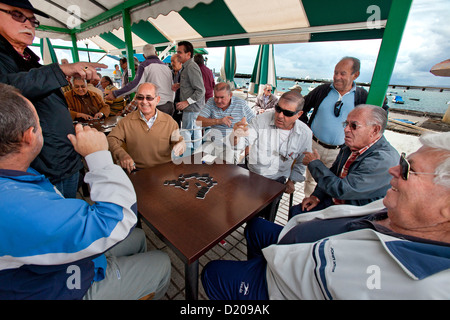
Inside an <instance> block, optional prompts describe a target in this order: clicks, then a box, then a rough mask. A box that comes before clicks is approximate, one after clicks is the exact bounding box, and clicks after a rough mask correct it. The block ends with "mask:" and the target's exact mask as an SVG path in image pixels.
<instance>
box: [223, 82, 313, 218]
mask: <svg viewBox="0 0 450 320" xmlns="http://www.w3.org/2000/svg"><path fill="white" fill-rule="evenodd" d="M304 101H305V100H304V98H303V96H302V95H301V94H300V93H299V92H298V91H296V90H293V91H288V92H285V93H283V95H282V96H281V97H280V99H279V101H278V104H277V105H276V106H275V108H274V110H273V111H267V112H264V113H262V114H260V115H258V116H257V117H254V118H253V119H252V121H250V124H248V125H247V124H246V119H245V118H244V119H243V120H241V121H239V122H238V123H236V124H235V125H234V126H233V133H232V135H231V136H230V142H231V144H232V145H234V146H236V145H237V148H238V149H241V150H242V149H243V148H244V147H247V146H248V147H249V155H248V160H247V167H248V169H249V170H250V171H252V172H254V173H257V174H260V175H262V176H264V177H266V178H269V179H272V180H276V181H278V182H281V183H284V184H286V190H285V192H286V193H289V194H290V193H292V192H294V191H295V186H294V183H295V182H303V181H304V180H305V177H304V173H305V165H304V164H302V159H303V157H304V154H303V153H304V152H306V151H309V152H310V151H311V141H312V133H311V130H310V129H309V128H308V126H307V125H306V124H304V123H303V122H301V121H297V119H298V118H299V117H300V116H301V115H302V113H303V111H302V108H303V104H304ZM241 137H245V139H242V140H241V139H240V138H241ZM281 197H282V195H281V196H280V197H278V198H277V199H275V200H274V201H273V202H272V204H271V205H269V206H267V207H266V208H265V209H263V210H262V211H261V216H263V217H265V218H266V219H268V220H270V221H274V219H275V214H276V211H277V209H278V204H279V202H280V199H281Z"/></svg>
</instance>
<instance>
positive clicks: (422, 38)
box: [207, 0, 450, 87]
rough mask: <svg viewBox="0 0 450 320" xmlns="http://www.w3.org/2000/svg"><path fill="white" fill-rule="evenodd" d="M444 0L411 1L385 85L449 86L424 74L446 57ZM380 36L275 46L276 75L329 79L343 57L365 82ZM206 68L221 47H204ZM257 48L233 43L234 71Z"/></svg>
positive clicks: (248, 62) (449, 1) (448, 5)
mask: <svg viewBox="0 0 450 320" xmlns="http://www.w3.org/2000/svg"><path fill="white" fill-rule="evenodd" d="M449 17H450V0H436V1H429V0H414V1H413V4H412V6H411V10H410V13H409V17H408V20H407V23H406V27H405V30H404V33H403V39H402V43H401V45H400V49H399V52H398V56H397V60H396V64H395V67H394V71H393V74H392V77H391V81H390V83H391V84H409V85H419V86H420V85H423V86H428V85H429V86H439V87H441V86H442V87H450V77H437V76H434V75H433V74H431V73H430V69H431V67H432V66H433V65H435V64H436V63H439V62H441V61H443V60H446V59H450V20H449ZM380 44H381V39H380V40H362V41H339V42H322V43H297V44H277V45H275V49H274V52H275V65H276V72H277V76H284V77H294V78H304V77H306V76H309V77H311V78H316V79H327V78H332V74H333V71H334V66H335V64H336V63H337V62H338V61H339V60H340V59H341V58H342V57H343V56H355V57H357V58H359V59H360V60H361V75H360V77H359V78H358V81H361V82H370V81H371V79H372V74H373V70H374V68H375V62H376V59H377V55H378V51H379V48H380ZM207 50H208V52H209V54H208V63H207V64H208V67H210V68H211V69H215V70H216V71H217V72H219V71H220V68H221V65H222V62H223V56H224V48H207ZM257 51H258V46H241V47H236V54H237V72H238V73H246V74H251V73H252V70H253V64H254V61H255V58H256V54H257Z"/></svg>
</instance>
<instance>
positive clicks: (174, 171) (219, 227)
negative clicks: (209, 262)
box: [130, 162, 285, 264]
mask: <svg viewBox="0 0 450 320" xmlns="http://www.w3.org/2000/svg"><path fill="white" fill-rule="evenodd" d="M193 173H198V174H199V175H203V174H208V175H209V176H210V177H211V178H212V179H211V180H209V182H211V181H216V182H217V184H216V185H213V186H212V187H211V188H210V189H209V191H208V193H207V194H206V195H205V198H204V199H198V198H197V193H198V191H199V190H200V188H199V187H198V186H196V185H195V183H196V182H197V183H199V184H200V185H201V186H202V187H203V186H206V185H207V183H208V182H206V181H201V180H199V179H198V178H191V179H185V181H186V182H189V187H188V188H187V190H184V189H182V188H179V187H175V186H174V185H165V181H166V180H167V181H171V180H178V179H179V176H180V175H181V174H183V175H184V176H186V175H189V174H193ZM130 179H131V181H132V183H133V185H134V188H135V190H136V195H137V204H138V211H139V213H140V214H141V215H142V216H143V217H144V219H145V220H147V222H148V223H149V224H150V225H151V226H152V227H153V228H155V229H156V230H157V231H158V232H159V233H160V234H161V235H162V237H163V238H164V239H165V240H166V241H168V244H169V245H171V246H172V247H174V248H175V249H176V250H178V252H177V253H178V255H180V254H181V256H180V258H182V259H183V260H184V261H185V262H186V263H188V264H190V263H192V262H194V261H195V260H197V259H198V258H200V256H202V255H203V254H204V253H205V252H206V251H208V250H209V249H211V248H212V247H213V246H215V245H216V244H217V243H218V242H219V241H220V240H222V239H223V238H225V237H226V236H227V235H228V234H230V233H231V232H233V231H234V230H235V229H236V228H238V227H239V226H240V225H242V223H244V222H246V221H247V220H249V219H250V218H251V217H253V216H254V215H256V213H258V212H259V211H260V210H261V209H263V208H264V207H265V206H266V205H267V204H269V203H270V202H272V200H273V199H275V198H276V197H277V196H278V195H280V194H281V193H282V192H283V191H284V189H285V186H284V185H283V184H281V183H279V182H276V181H273V180H270V179H267V178H265V177H263V176H260V175H258V174H255V173H253V172H250V171H248V170H246V169H243V168H241V167H238V166H236V165H232V164H186V163H182V164H174V163H172V162H170V163H166V164H163V165H159V166H156V167H153V168H149V169H143V170H139V171H136V172H133V173H131V174H130Z"/></svg>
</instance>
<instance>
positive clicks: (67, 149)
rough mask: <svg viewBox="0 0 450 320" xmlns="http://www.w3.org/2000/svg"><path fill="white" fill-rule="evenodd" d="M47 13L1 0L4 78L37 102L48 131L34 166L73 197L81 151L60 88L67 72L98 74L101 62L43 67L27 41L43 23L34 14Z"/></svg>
mask: <svg viewBox="0 0 450 320" xmlns="http://www.w3.org/2000/svg"><path fill="white" fill-rule="evenodd" d="M35 14H36V15H38V16H41V17H44V18H49V17H48V16H47V15H46V14H45V13H43V12H41V11H39V10H37V9H35V8H34V7H33V6H32V5H31V3H30V2H29V1H28V0H0V82H1V83H6V84H9V85H12V86H14V87H16V88H18V89H19V90H20V91H21V92H22V94H23V95H24V96H25V97H26V98H28V99H29V100H30V101H31V102H32V103H33V104H34V106H35V107H36V110H37V113H38V115H39V118H40V122H41V126H42V131H43V135H44V146H43V148H42V150H41V152H40V154H39V155H38V156H37V157H36V158H35V159H34V161H33V162H32V163H31V167H32V168H34V169H36V170H37V171H39V172H40V173H41V174H45V175H46V176H47V177H48V178H49V179H50V181H51V182H52V183H53V184H54V185H55V186H56V187H57V188H58V190H59V191H61V193H62V194H63V195H64V196H65V197H68V198H75V197H76V192H77V190H78V180H79V171H80V170H81V169H82V168H83V164H82V162H81V157H80V155H79V154H78V153H77V152H75V150H74V148H73V146H72V144H71V143H70V141H69V140H68V139H67V135H68V134H74V133H75V131H74V128H73V124H72V118H71V116H70V113H69V110H68V107H67V103H66V101H65V99H64V96H63V94H62V91H61V88H62V87H65V86H67V85H68V82H67V80H66V77H67V76H78V77H81V78H83V79H87V80H90V79H93V78H97V71H96V69H95V68H106V67H107V66H106V65H104V64H99V63H87V62H79V63H72V64H61V65H58V64H57V63H54V64H50V65H46V66H42V65H41V64H40V63H39V57H37V56H36V55H35V54H34V53H33V51H31V50H30V49H29V48H28V46H29V45H31V44H32V43H33V39H34V36H35V29H36V27H38V26H39V24H40V22H39V20H38V18H37V17H36V16H35Z"/></svg>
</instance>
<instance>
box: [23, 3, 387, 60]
mask: <svg viewBox="0 0 450 320" xmlns="http://www.w3.org/2000/svg"><path fill="white" fill-rule="evenodd" d="M31 2H32V4H33V5H34V6H35V7H36V8H38V9H40V10H42V11H44V12H46V13H48V14H49V16H50V17H51V18H50V19H45V18H40V20H41V24H42V27H40V28H39V30H38V32H37V36H38V37H48V38H59V39H61V38H65V40H73V39H72V38H71V35H75V37H76V39H77V40H82V39H86V38H89V39H91V40H92V41H93V42H95V43H96V44H97V45H99V46H100V47H101V48H103V49H104V50H105V51H107V52H108V53H112V54H117V53H120V52H121V51H123V50H124V49H125V47H126V39H125V34H124V23H127V21H125V20H126V19H124V17H123V15H122V13H123V12H124V11H126V10H128V12H129V19H130V20H129V22H128V23H129V25H131V32H132V41H133V47H134V48H135V49H136V50H137V52H139V49H140V48H142V46H144V45H145V44H146V43H152V44H155V45H156V46H157V47H167V46H168V45H171V44H173V43H176V42H178V41H181V40H188V41H190V42H192V43H193V44H194V46H195V47H197V48H206V47H223V46H231V45H248V44H267V43H271V44H274V43H292V42H308V41H327V40H333V41H336V40H349V39H373V38H381V37H382V36H383V30H384V27H385V24H386V19H387V17H388V14H389V10H390V6H391V2H392V0H378V1H377V0H358V1H355V0H339V1H335V0H302V1H299V0H245V1H244V0H183V1H180V0H160V1H148V0H146V1H144V0H128V1H123V0H52V1H48V0H31ZM368 8H369V9H368ZM374 19H376V23H373V20H374ZM368 21H369V22H368ZM374 26H376V27H377V28H373V27H374Z"/></svg>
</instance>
